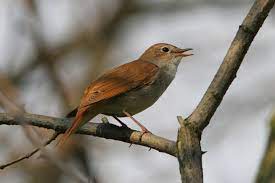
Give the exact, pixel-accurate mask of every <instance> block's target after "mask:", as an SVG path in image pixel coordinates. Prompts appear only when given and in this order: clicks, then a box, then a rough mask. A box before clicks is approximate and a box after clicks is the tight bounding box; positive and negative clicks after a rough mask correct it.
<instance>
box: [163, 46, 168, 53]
mask: <svg viewBox="0 0 275 183" xmlns="http://www.w3.org/2000/svg"><path fill="white" fill-rule="evenodd" d="M161 50H162V51H163V52H168V51H169V48H167V47H163V48H162V49H161Z"/></svg>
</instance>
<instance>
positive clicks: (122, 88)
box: [58, 43, 193, 145]
mask: <svg viewBox="0 0 275 183" xmlns="http://www.w3.org/2000/svg"><path fill="white" fill-rule="evenodd" d="M190 50H193V49H192V48H185V49H181V48H178V47H176V46H174V45H171V44H168V43H157V44H154V45H152V46H150V47H149V48H148V49H147V50H146V51H145V52H144V53H143V54H142V55H141V56H140V57H139V58H138V59H137V60H134V61H132V62H129V63H126V64H123V65H120V66H118V67H116V68H113V69H111V70H109V71H107V72H105V73H103V74H102V75H101V76H99V77H98V78H97V79H95V80H94V81H92V82H91V83H90V85H89V86H88V87H87V88H86V89H85V91H84V94H83V96H82V98H81V100H80V104H79V106H78V107H77V108H76V109H75V110H73V111H72V112H71V114H69V116H70V115H71V116H73V114H75V113H76V114H75V118H74V120H73V121H72V123H71V126H70V127H69V128H68V129H67V130H66V131H65V133H64V134H63V136H62V137H61V139H60V141H59V142H58V144H59V145H62V144H64V143H65V142H66V141H67V139H68V138H69V137H70V135H72V134H73V133H75V132H76V131H77V129H79V128H80V127H81V126H83V125H84V124H86V123H87V122H89V121H90V120H91V119H93V118H94V117H95V116H97V115H98V114H104V115H108V116H113V117H114V118H116V119H117V120H118V121H119V122H120V123H121V124H122V125H124V126H125V124H124V123H123V122H121V121H120V120H119V119H118V118H119V117H129V118H131V119H132V120H133V121H134V122H135V123H136V124H137V125H138V126H140V128H141V130H142V133H148V132H150V131H149V130H148V129H147V128H146V127H145V126H143V125H142V124H141V123H140V122H138V121H137V120H136V119H135V118H133V115H135V114H138V113H140V112H142V111H144V110H145V109H147V108H149V107H150V106H152V105H153V104H154V103H155V102H156V101H157V100H158V99H159V98H160V96H161V95H162V94H163V92H164V91H165V90H166V89H167V88H168V86H169V85H170V83H171V82H172V81H173V79H174V78H175V75H176V73H177V68H178V66H179V64H180V62H181V60H182V58H184V57H188V56H191V55H193V54H192V53H190Z"/></svg>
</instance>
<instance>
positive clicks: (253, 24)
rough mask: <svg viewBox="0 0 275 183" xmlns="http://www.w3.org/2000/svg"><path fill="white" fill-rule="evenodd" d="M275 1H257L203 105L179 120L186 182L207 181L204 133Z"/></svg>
mask: <svg viewBox="0 0 275 183" xmlns="http://www.w3.org/2000/svg"><path fill="white" fill-rule="evenodd" d="M273 5H274V0H256V1H255V3H254V4H253V6H252V7H251V9H250V11H249V13H248V14H247V16H246V18H245V19H244V21H243V23H242V25H241V26H240V27H239V30H238V32H237V34H236V36H235V38H234V40H233V42H232V43H231V46H230V48H229V50H228V51H227V54H226V56H225V58H224V60H223V63H222V64H221V66H220V68H219V70H218V71H217V73H216V75H215V77H214V79H213V80H212V82H211V84H210V86H209V87H208V89H207V91H206V93H205V94H204V96H203V98H202V100H201V101H200V103H199V105H198V106H197V108H196V109H195V110H194V111H193V113H192V114H191V115H190V116H189V117H188V118H187V119H186V120H179V122H180V124H181V127H180V129H179V132H178V133H179V134H178V139H177V148H178V153H179V154H178V160H179V164H180V172H181V178H182V182H196V183H197V182H198V183H201V182H203V179H202V177H203V172H202V162H201V154H202V152H201V147H200V138H201V133H202V131H203V130H204V128H205V127H206V126H207V125H208V124H209V121H210V119H211V117H212V116H213V115H214V113H215V111H216V109H217V108H218V106H219V105H220V103H221V101H222V99H223V97H224V95H225V93H226V91H227V89H228V88H229V86H230V84H231V83H232V82H233V80H234V78H235V77H236V73H237V71H238V69H239V67H240V65H241V63H242V61H243V58H244V56H245V54H246V52H247V50H248V48H249V46H250V44H251V43H252V41H253V39H254V37H255V36H256V34H257V32H258V31H259V29H260V27H261V26H262V24H263V22H264V20H265V19H266V17H267V15H268V13H269V11H270V10H271V8H272V7H273Z"/></svg>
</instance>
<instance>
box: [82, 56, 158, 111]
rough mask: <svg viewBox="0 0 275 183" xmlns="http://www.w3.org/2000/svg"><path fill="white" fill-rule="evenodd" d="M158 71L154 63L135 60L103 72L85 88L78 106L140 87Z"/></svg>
mask: <svg viewBox="0 0 275 183" xmlns="http://www.w3.org/2000/svg"><path fill="white" fill-rule="evenodd" d="M158 71H159V68H158V66H156V65H155V64H152V63H149V62H145V61H141V60H136V61H133V62H130V63H127V64H124V65H121V66H119V67H117V68H114V69H112V70H110V71H109V72H107V73H105V74H103V75H102V76H101V77H99V78H98V79H97V80H95V81H94V82H92V83H91V84H90V86H89V87H88V88H87V89H86V90H85V92H84V95H83V97H82V99H81V103H80V108H82V107H85V106H88V105H92V104H94V103H96V102H99V101H102V100H106V99H109V98H112V97H114V96H118V95H120V94H122V93H125V92H127V91H130V90H132V89H135V88H138V87H142V86H144V85H146V84H148V83H150V82H152V81H153V80H154V78H155V77H156V76H157V74H158Z"/></svg>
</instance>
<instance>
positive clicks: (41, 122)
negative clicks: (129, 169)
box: [0, 113, 177, 156]
mask: <svg viewBox="0 0 275 183" xmlns="http://www.w3.org/2000/svg"><path fill="white" fill-rule="evenodd" d="M22 117H23V119H24V120H25V121H27V122H28V124H29V125H32V126H38V127H43V128H47V129H53V130H55V131H56V132H60V133H63V132H65V130H66V129H67V127H69V125H70V122H71V119H67V118H54V117H49V116H42V115H36V114H27V113H25V114H24V115H23V116H22ZM3 124H6V125H19V124H20V121H18V120H17V119H16V118H14V117H13V116H10V115H9V114H6V113H0V125H3ZM77 133H79V134H85V135H93V136H97V137H103V138H106V139H113V140H119V141H122V142H126V143H132V144H137V145H142V146H146V147H150V148H152V149H155V150H157V151H160V152H164V153H167V154H170V155H172V156H176V151H177V150H176V143H175V142H174V141H172V140H168V139H165V138H162V137H159V136H156V135H153V134H144V135H143V136H142V139H141V140H140V137H141V135H142V133H141V132H138V131H134V130H132V129H130V128H122V127H119V126H116V125H113V124H109V123H107V124H106V123H88V124H86V125H84V126H83V127H82V128H81V129H79V130H78V131H77Z"/></svg>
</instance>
